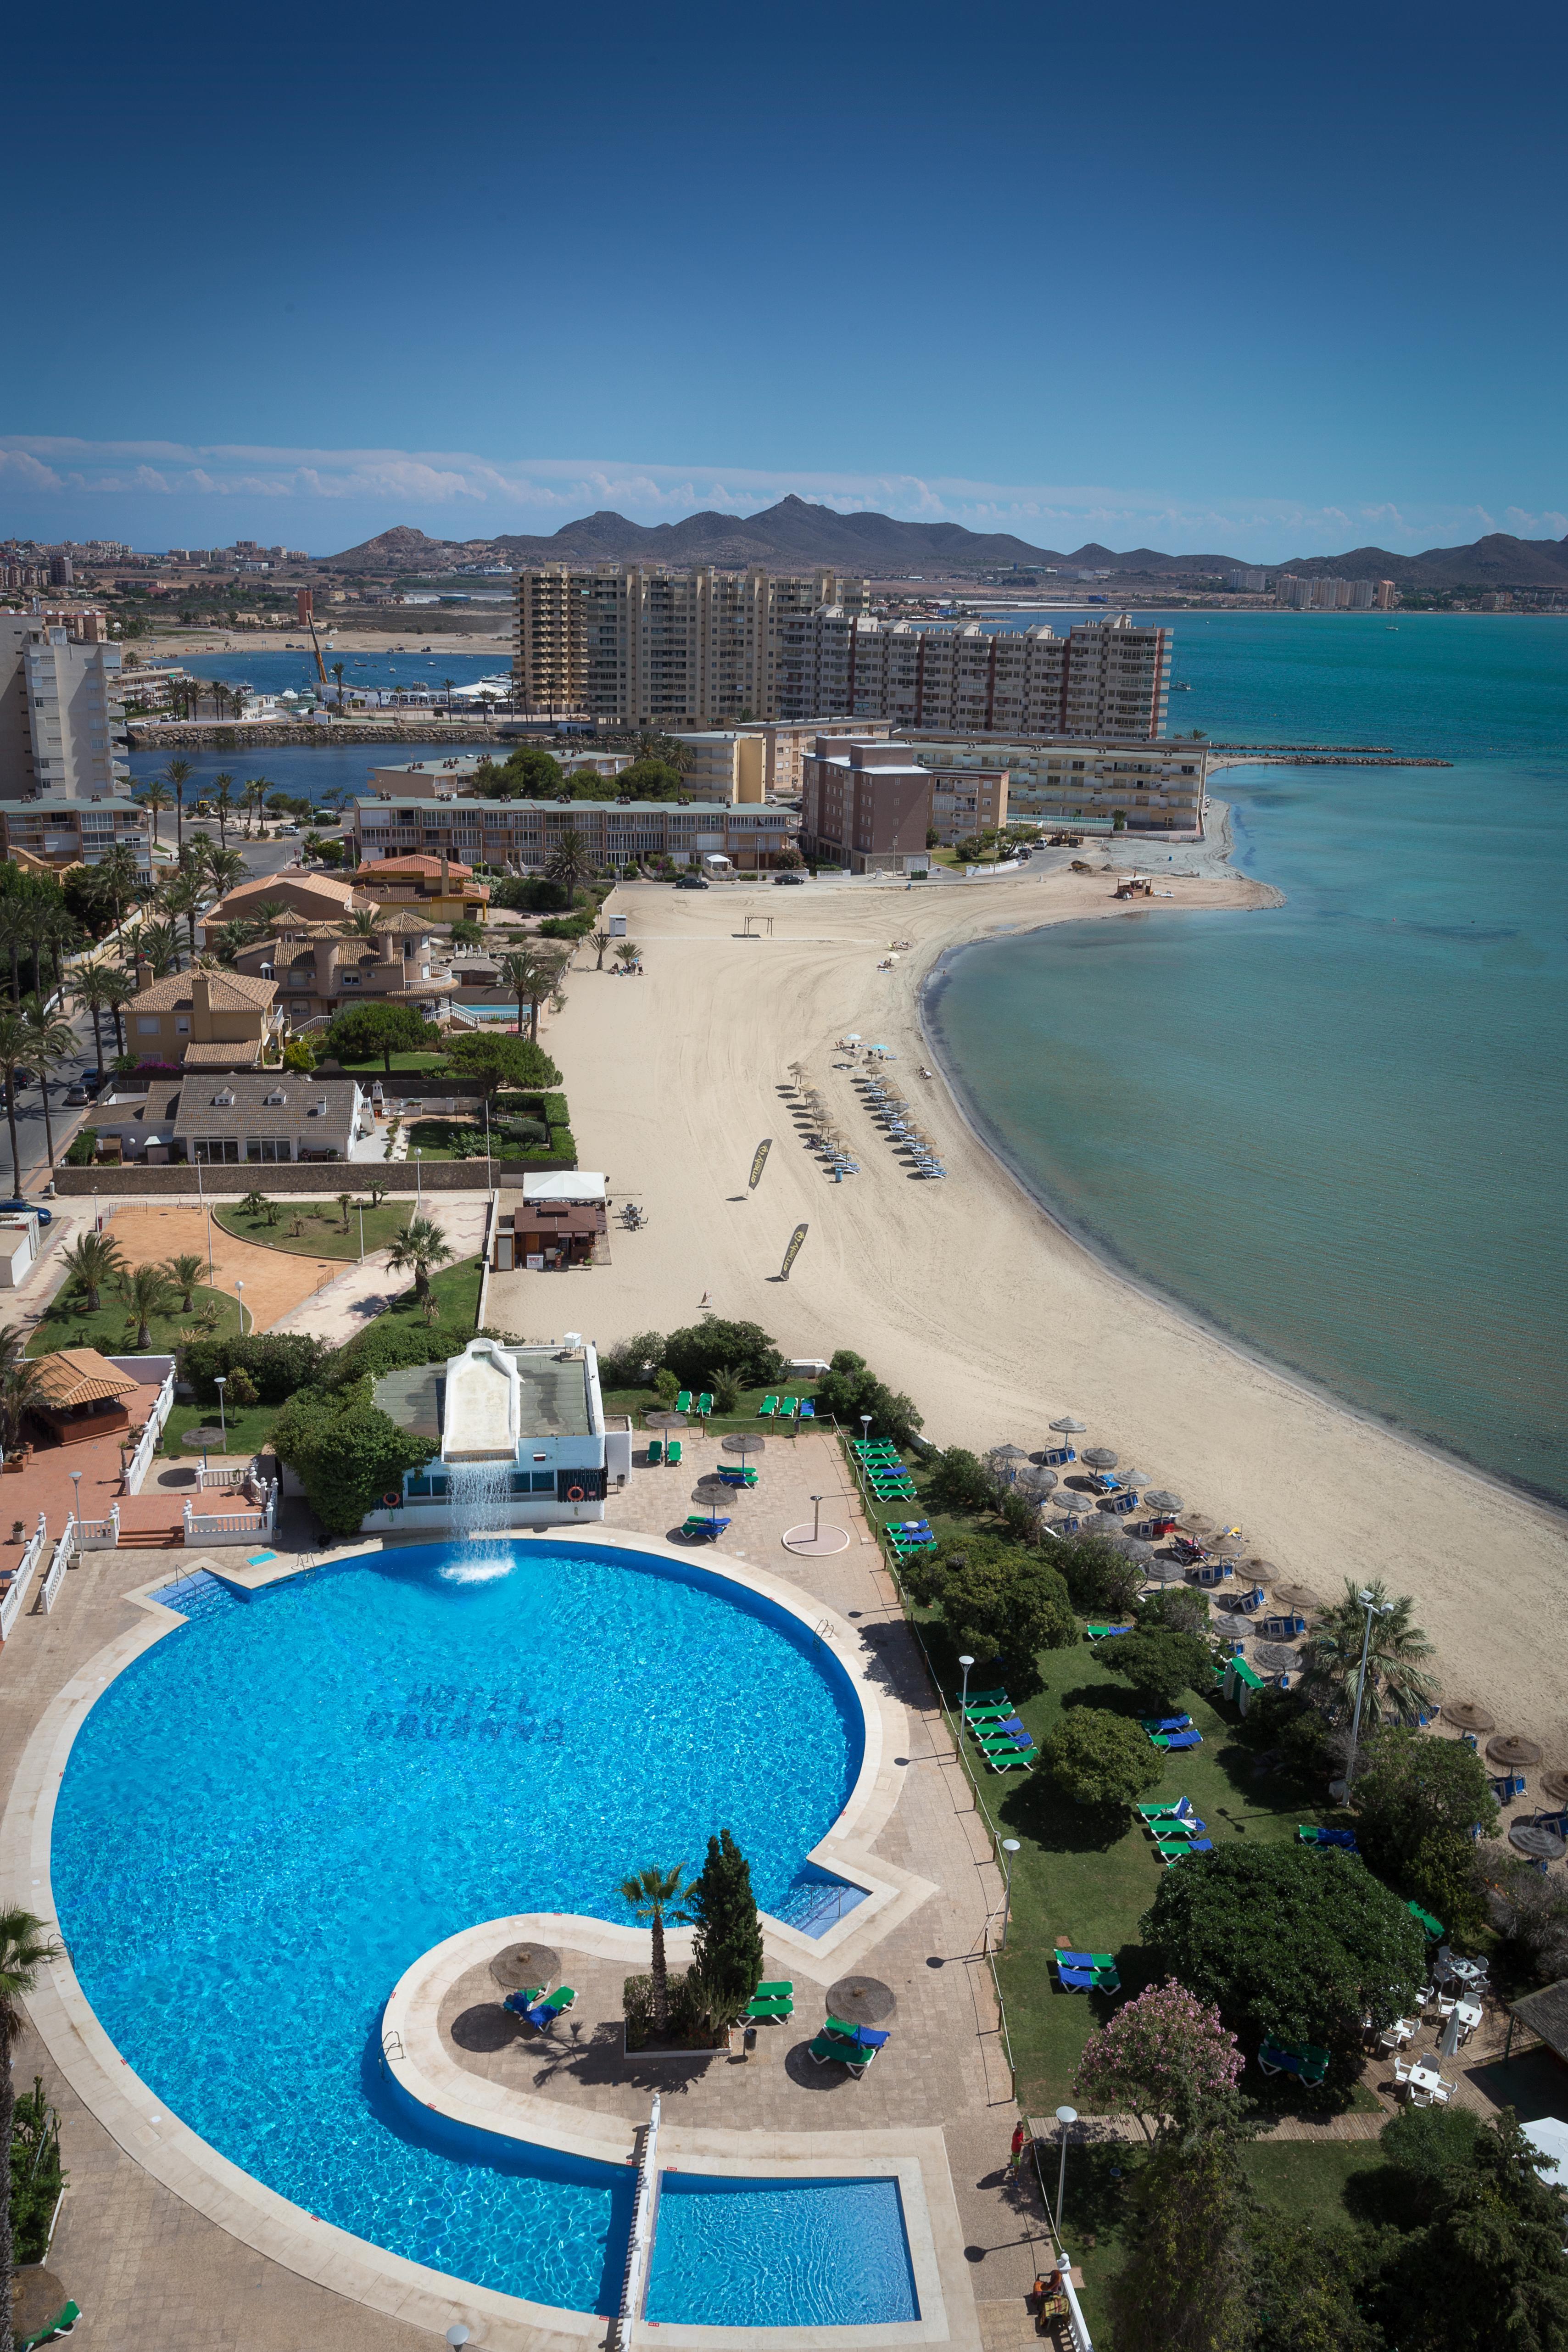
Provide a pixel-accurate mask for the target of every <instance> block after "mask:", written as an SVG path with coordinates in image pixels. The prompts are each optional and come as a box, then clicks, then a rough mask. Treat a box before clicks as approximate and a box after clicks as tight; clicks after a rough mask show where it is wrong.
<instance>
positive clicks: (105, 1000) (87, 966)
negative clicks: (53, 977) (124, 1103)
mask: <svg viewBox="0 0 1568 2352" xmlns="http://www.w3.org/2000/svg"><path fill="white" fill-rule="evenodd" d="M71 992H72V994H73V995H74V996H75V998H76V1001H77V1010H78V1013H79V1012H81V1011H82V1010H83V1009H84V1008H85V1010H86V1011H87V1012H89V1013H91V1015H92V1050H93V1055H94V1057H95V1058H96V1060H97V1063H98V1083H99V1086H100V1087H101V1086H102V1084H103V1030H102V1027H101V1025H100V1024H99V1013H103V1012H104V1011H105V1010H106V1009H107V1008H108V1004H109V999H110V965H108V964H104V963H84V964H78V967H77V969H76V971H75V972H74V973H73V974H72V978H71Z"/></svg>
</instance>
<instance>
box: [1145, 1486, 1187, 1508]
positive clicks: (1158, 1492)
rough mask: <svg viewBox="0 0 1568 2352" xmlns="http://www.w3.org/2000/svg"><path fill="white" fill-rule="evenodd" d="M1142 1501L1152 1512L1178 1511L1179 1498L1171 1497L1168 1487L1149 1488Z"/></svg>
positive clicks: (1179, 1506)
mask: <svg viewBox="0 0 1568 2352" xmlns="http://www.w3.org/2000/svg"><path fill="white" fill-rule="evenodd" d="M1144 1500H1145V1503H1147V1505H1148V1507H1149V1508H1150V1510H1152V1511H1179V1510H1180V1508H1181V1496H1179V1495H1173V1494H1172V1493H1171V1490H1170V1488H1169V1487H1168V1486H1151V1487H1150V1488H1149V1489H1148V1492H1147V1493H1146V1494H1145V1496H1144Z"/></svg>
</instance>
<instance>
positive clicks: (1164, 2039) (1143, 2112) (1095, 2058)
mask: <svg viewBox="0 0 1568 2352" xmlns="http://www.w3.org/2000/svg"><path fill="white" fill-rule="evenodd" d="M1242 2063H1243V2061H1242V2056H1241V2053H1240V2051H1239V2049H1238V2048H1237V2046H1236V2036H1235V2035H1234V2034H1233V2033H1230V2032H1227V2031H1226V2028H1225V2026H1224V2024H1223V2022H1222V2021H1221V2019H1220V2015H1219V2011H1218V2010H1217V2009H1215V2008H1213V2007H1206V2005H1205V2004H1204V2003H1203V2002H1202V2001H1200V2000H1194V1999H1193V1996H1192V1995H1191V1993H1189V1992H1188V1991H1187V1990H1186V1988H1185V1987H1184V1986H1182V1985H1178V1984H1175V1983H1167V1984H1163V1985H1150V1986H1149V1988H1148V1990H1147V1991H1146V1992H1141V1993H1140V1994H1139V1995H1138V1997H1137V1999H1136V2000H1129V2001H1127V2002H1125V2003H1124V2005H1123V2007H1122V2008H1120V2009H1119V2010H1118V2011H1116V2013H1115V2015H1114V2016H1113V2018H1112V2019H1111V2021H1110V2022H1109V2024H1107V2025H1104V2026H1103V2027H1102V2028H1101V2029H1100V2031H1099V2032H1096V2033H1092V2034H1091V2035H1090V2037H1089V2040H1088V2042H1087V2044H1086V2045H1085V2047H1084V2052H1083V2055H1082V2058H1081V2059H1080V2060H1079V2062H1078V2074H1077V2077H1076V2080H1075V2083H1074V2085H1073V2087H1074V2088H1075V2089H1076V2090H1079V2091H1082V2092H1083V2093H1085V2095H1087V2098H1088V2101H1089V2104H1090V2105H1091V2106H1092V2109H1093V2111H1094V2113H1095V2114H1096V2115H1134V2116H1137V2117H1138V2120H1139V2122H1140V2123H1142V2122H1143V2119H1144V2117H1145V2116H1154V2117H1155V2119H1156V2121H1157V2122H1158V2123H1159V2125H1160V2126H1161V2127H1162V2130H1164V2131H1166V2132H1169V2131H1172V2130H1185V2129H1187V2128H1190V2126H1192V2124H1193V2123H1194V2122H1195V2121H1196V2120H1197V2113H1198V2110H1199V2109H1200V2108H1201V2107H1202V2106H1203V2105H1205V2104H1206V2103H1207V2102H1208V2101H1210V2100H1212V2099H1214V2098H1215V2097H1217V2096H1218V2095H1222V2094H1223V2093H1225V2092H1227V2091H1233V2090H1234V2089H1235V2088H1236V2085H1237V2084H1238V2082H1239V2080H1240V2076H1241V2068H1242Z"/></svg>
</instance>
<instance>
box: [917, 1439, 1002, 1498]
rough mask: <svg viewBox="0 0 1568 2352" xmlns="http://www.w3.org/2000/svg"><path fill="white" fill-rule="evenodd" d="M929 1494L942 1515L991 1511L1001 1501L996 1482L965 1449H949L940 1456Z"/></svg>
mask: <svg viewBox="0 0 1568 2352" xmlns="http://www.w3.org/2000/svg"><path fill="white" fill-rule="evenodd" d="M925 1493H926V1498H927V1500H928V1501H930V1502H933V1503H935V1504H936V1507H937V1509H938V1510H941V1511H989V1510H992V1509H994V1508H995V1507H996V1503H997V1498H998V1488H997V1482H996V1480H995V1478H993V1477H992V1475H991V1474H990V1472H989V1471H988V1469H987V1467H986V1465H985V1464H984V1463H983V1462H982V1461H981V1459H980V1457H979V1455H978V1454H971V1453H970V1452H969V1450H968V1448H967V1446H963V1445H949V1446H947V1447H946V1448H945V1449H944V1451H943V1452H942V1453H940V1454H938V1455H937V1456H936V1466H935V1467H934V1468H933V1470H932V1473H931V1480H930V1484H929V1485H928V1486H927V1487H926V1489H925Z"/></svg>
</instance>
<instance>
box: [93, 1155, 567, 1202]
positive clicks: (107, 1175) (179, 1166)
mask: <svg viewBox="0 0 1568 2352" xmlns="http://www.w3.org/2000/svg"><path fill="white" fill-rule="evenodd" d="M576 1165H577V1162H576V1160H491V1161H490V1163H489V1168H488V1171H486V1163H485V1161H484V1160H426V1161H425V1163H424V1176H423V1189H424V1191H425V1192H485V1191H486V1189H487V1185H486V1173H488V1176H489V1178H490V1179H491V1180H492V1181H494V1182H495V1183H497V1184H512V1185H517V1184H520V1183H521V1182H522V1181H523V1178H524V1177H525V1176H539V1175H543V1174H544V1172H545V1171H547V1170H548V1169H553V1168H575V1167H576ZM372 1181H373V1182H375V1183H377V1184H379V1185H381V1187H382V1190H383V1191H385V1192H395V1193H398V1194H400V1195H401V1194H402V1193H404V1192H411V1193H412V1192H418V1191H419V1189H420V1183H419V1171H417V1170H416V1169H414V1168H413V1167H412V1166H411V1165H410V1164H409V1162H408V1161H407V1160H309V1161H302V1160H282V1161H278V1162H277V1163H275V1164H270V1165H268V1166H266V1167H257V1168H251V1167H245V1168H227V1167H215V1168H208V1167H204V1168H203V1170H202V1178H201V1186H200V1188H198V1185H197V1181H196V1170H195V1165H194V1163H193V1162H187V1161H180V1162H176V1163H175V1164H174V1165H173V1166H172V1167H167V1168H147V1167H144V1166H143V1165H142V1164H141V1161H140V1160H139V1161H137V1162H136V1164H135V1165H134V1166H131V1167H120V1168H113V1167H103V1168H57V1169H56V1171H55V1190H56V1192H57V1193H61V1194H76V1195H78V1196H79V1195H80V1194H82V1193H84V1192H85V1193H89V1194H90V1193H93V1192H105V1193H108V1192H112V1193H116V1194H120V1193H140V1194H141V1195H142V1196H143V1197H144V1198H145V1199H147V1200H163V1199H167V1197H168V1196H169V1195H170V1194H171V1193H178V1194H184V1193H188V1192H190V1193H193V1192H196V1191H197V1190H198V1189H201V1190H203V1191H205V1192H210V1193H211V1194H212V1195H213V1197H214V1200H215V1199H216V1198H217V1196H218V1194H219V1193H225V1194H227V1193H245V1192H251V1191H253V1190H254V1191H256V1192H273V1193H278V1194H282V1193H284V1192H303V1193H307V1194H311V1195H314V1196H316V1197H317V1198H319V1199H322V1200H329V1199H331V1198H333V1197H334V1196H335V1195H336V1194H337V1193H339V1192H356V1193H357V1192H368V1191H369V1190H370V1187H371V1183H372Z"/></svg>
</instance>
